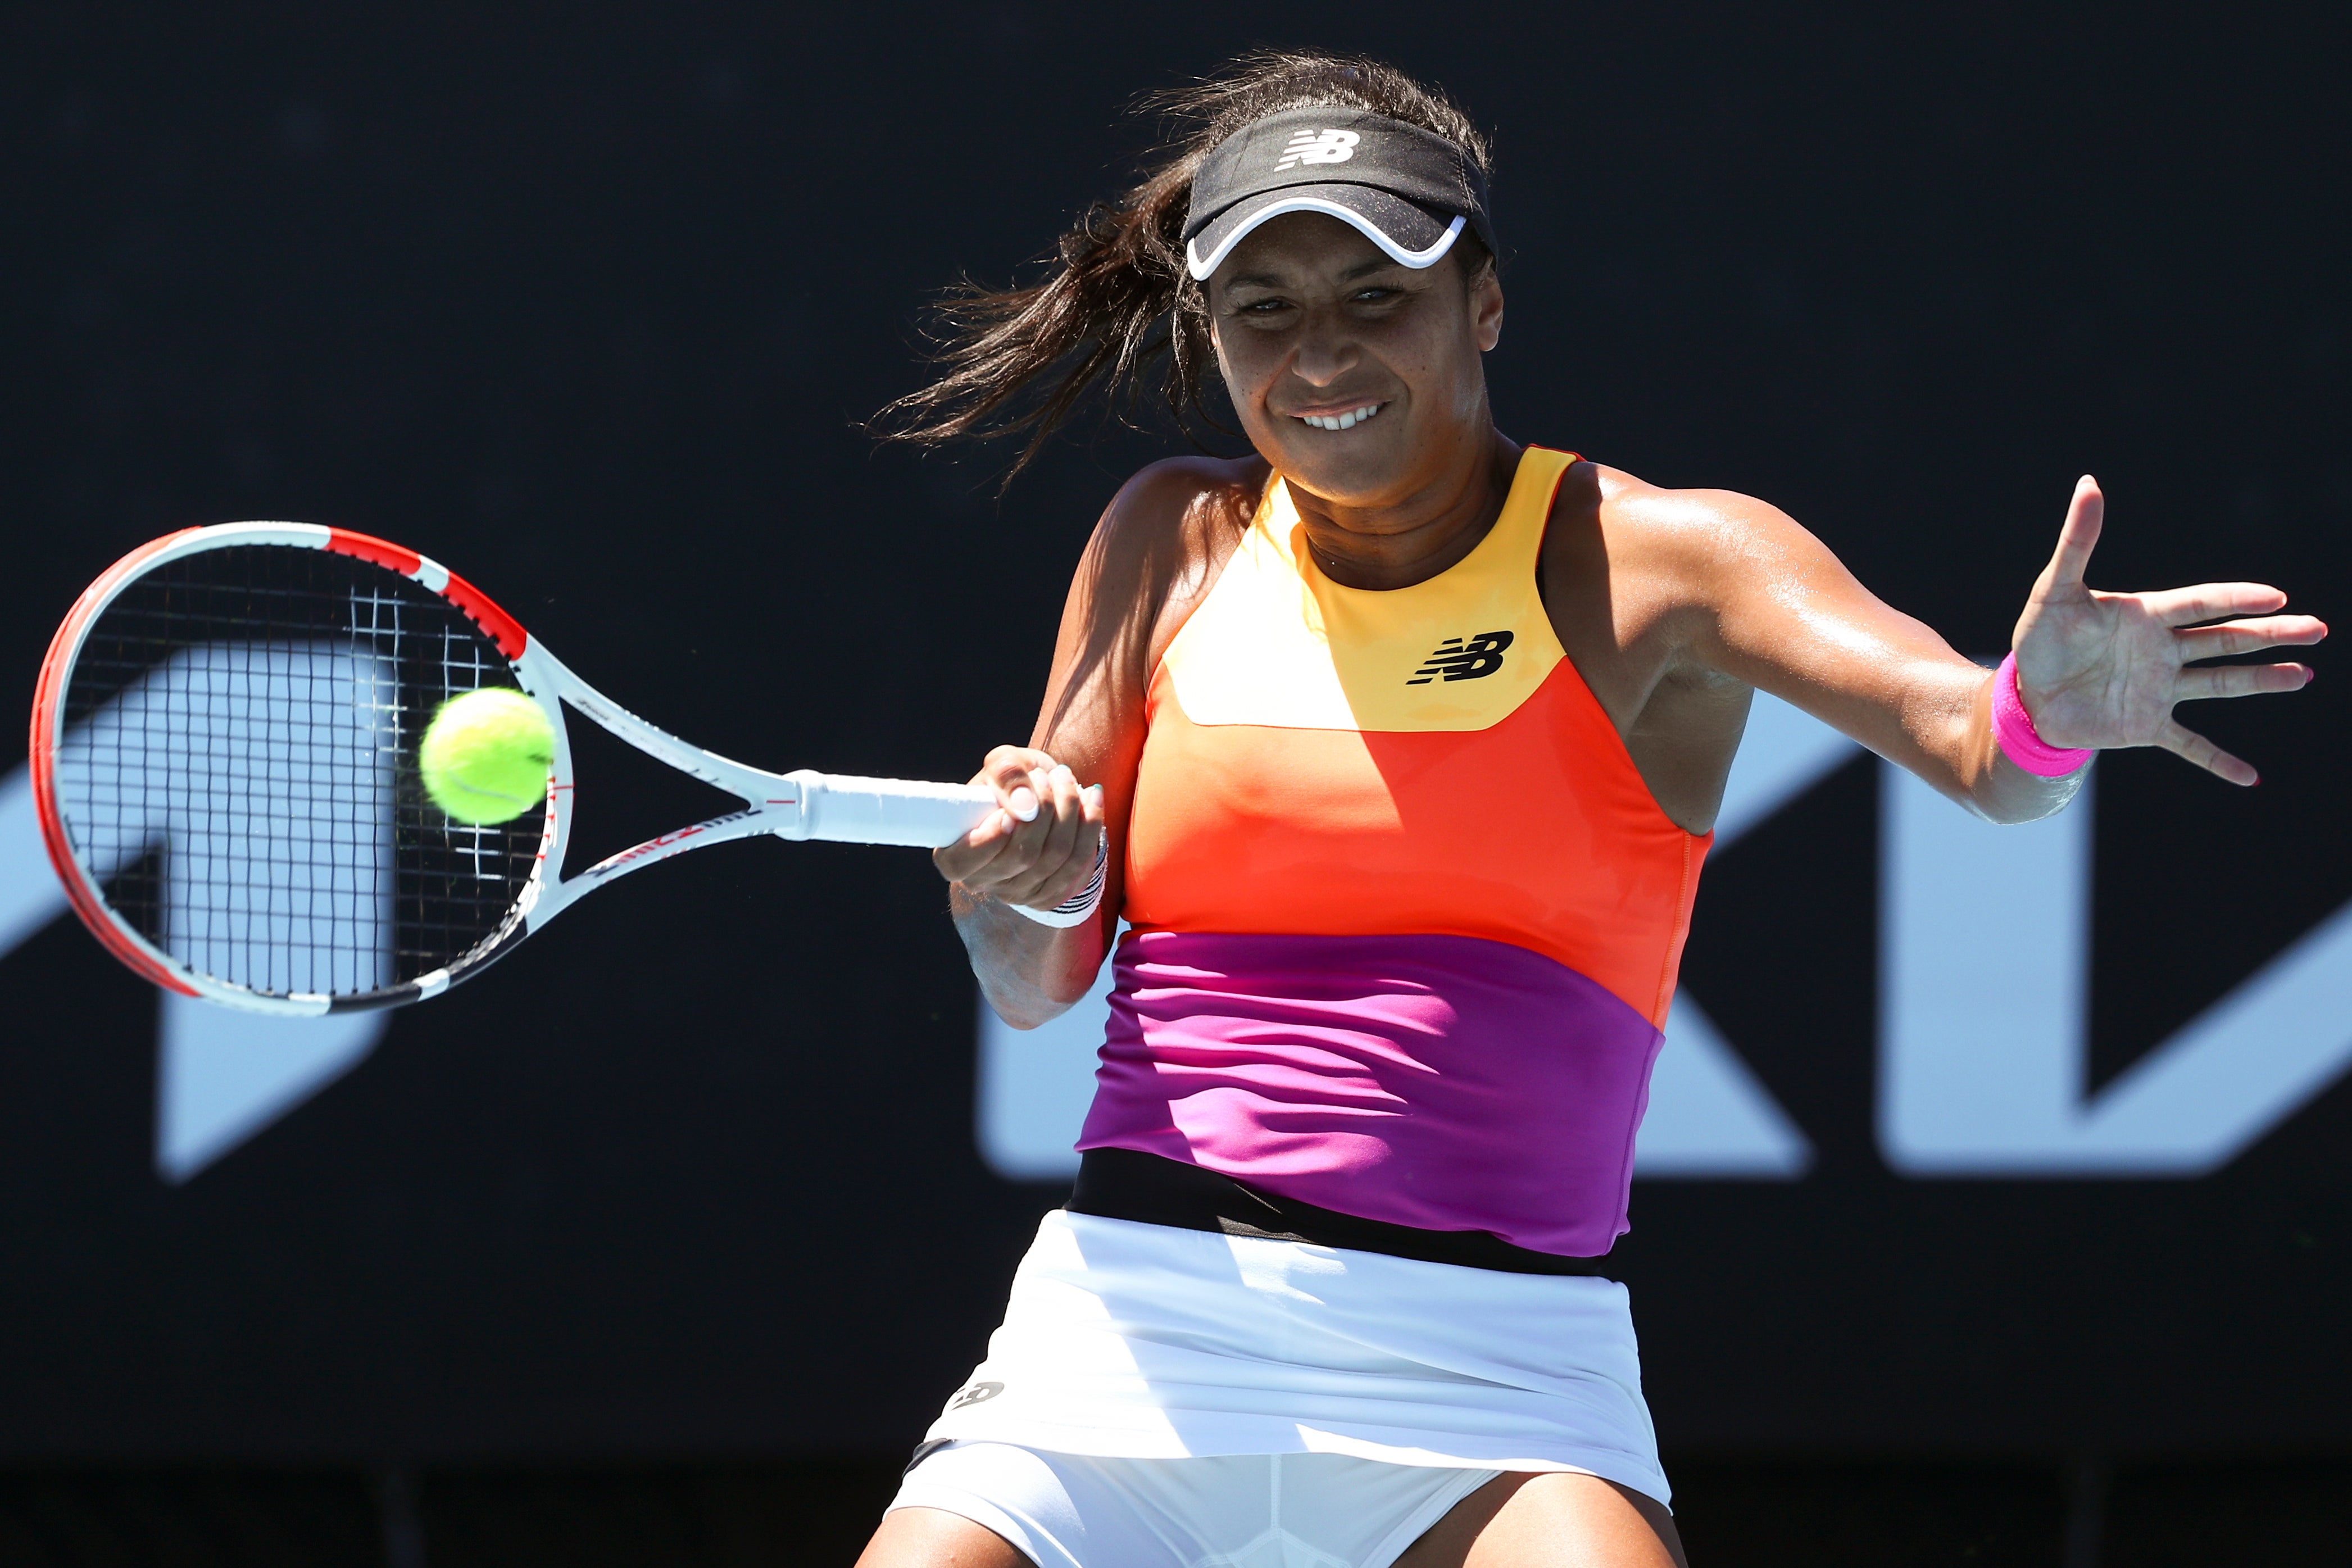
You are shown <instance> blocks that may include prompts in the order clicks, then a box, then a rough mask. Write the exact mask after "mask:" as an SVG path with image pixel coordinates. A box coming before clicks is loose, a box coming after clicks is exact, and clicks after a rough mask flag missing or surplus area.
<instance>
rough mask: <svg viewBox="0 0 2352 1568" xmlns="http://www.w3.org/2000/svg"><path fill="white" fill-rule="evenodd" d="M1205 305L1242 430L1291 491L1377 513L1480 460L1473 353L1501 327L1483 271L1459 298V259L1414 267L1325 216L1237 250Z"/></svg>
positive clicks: (1481, 388) (1486, 435) (1483, 410)
mask: <svg viewBox="0 0 2352 1568" xmlns="http://www.w3.org/2000/svg"><path fill="white" fill-rule="evenodd" d="M1208 297H1209V319H1210V322H1211V325H1212V327H1213V330H1214V332H1215V335H1216V344H1217V362H1218V364H1219V365H1220V366H1221V367H1222V368H1223V372H1224V378H1225V386H1226V389H1227V391H1228V392H1230V393H1231V394H1232V397H1233V401H1234V408H1235V410H1236V411H1237V412H1238V413H1240V415H1241V420H1242V428H1243V429H1244V431H1246V432H1247V433H1248V435H1249V438H1250V443H1251V444H1252V445H1254V446H1255V447H1256V448H1257V450H1258V454H1259V455H1261V456H1263V457H1264V458H1265V460H1266V461H1267V462H1269V463H1271V464H1273V465H1274V466H1275V468H1276V471H1277V472H1279V473H1280V474H1282V475H1283V476H1284V477H1285V478H1286V479H1289V480H1290V481H1291V482H1292V483H1294V484H1296V485H1297V486H1301V487H1303V488H1305V489H1306V490H1307V491H1308V492H1310V493H1311V494H1313V495H1316V496H1318V497H1323V498H1324V499H1326V500H1328V501H1331V502H1333V503H1335V504H1336V505H1338V506H1340V507H1347V508H1349V509H1361V510H1375V509H1380V508H1385V507H1402V506H1405V505H1407V504H1409V503H1410V502H1411V501H1412V498H1413V497H1415V496H1418V495H1420V494H1422V493H1423V491H1426V490H1429V489H1431V488H1433V486H1441V485H1442V484H1443V483H1444V479H1445V477H1446V476H1448V475H1449V474H1450V473H1452V472H1454V469H1455V467H1456V465H1459V464H1460V463H1462V462H1464V461H1465V460H1468V461H1485V460H1486V456H1487V454H1488V448H1489V446H1490V444H1491V440H1492V437H1491V435H1490V430H1491V426H1492V419H1491V416H1490V415H1489V413H1488V412H1487V407H1486V371H1485V369H1484V367H1483V366H1482V364H1481V363H1480V361H1479V355H1481V354H1482V353H1484V352H1485V351H1486V350H1488V349H1491V348H1493V347H1494V346H1495V344H1496V341H1497V340H1498V339H1499V338H1500V337H1501V334H1502V327H1503V290H1502V287H1501V286H1500V285H1499V284H1498V283H1496V280H1495V277H1494V270H1493V269H1492V268H1491V267H1488V268H1483V269H1482V272H1481V276H1480V277H1479V278H1478V279H1477V280H1476V281H1475V283H1473V284H1471V285H1470V286H1469V287H1465V286H1464V281H1463V277H1462V271H1461V263H1460V262H1459V261H1458V260H1457V259H1456V256H1455V253H1453V252H1449V253H1447V255H1446V256H1445V257H1444V259H1443V260H1442V261H1440V262H1439V263H1438V264H1437V265H1436V266H1434V267H1426V268H1423V269H1422V270H1420V271H1415V270H1414V269H1412V267H1402V266H1399V265H1398V264H1397V263H1396V262H1394V261H1391V260H1390V259H1389V257H1388V256H1387V255H1386V254H1385V253H1384V252H1382V251H1381V248H1380V247H1379V246H1375V245H1374V244H1372V242H1371V241H1370V240H1369V239H1366V238H1365V237H1364V236H1363V235H1361V234H1360V233H1359V232H1357V231H1356V230H1355V229H1353V228H1351V227H1349V225H1346V224H1344V223H1341V222H1340V221H1339V219H1337V218H1332V217H1326V216H1324V215H1323V214H1320V213H1291V214H1286V215H1284V216H1282V217H1279V218H1276V219H1275V220H1273V221H1272V222H1270V223H1268V224H1266V225H1264V226H1263V227H1261V228H1259V229H1256V230H1255V231H1254V232H1253V233H1251V235H1249V237H1247V238H1246V239H1244V240H1243V241H1242V243H1241V244H1240V245H1238V246H1235V247H1234V252H1233V254H1232V255H1231V256H1227V257H1226V258H1225V262H1224V265H1223V266H1222V267H1218V268H1217V270H1216V272H1215V274H1214V275H1213V277H1211V278H1210V279H1209V290H1208ZM1343 422H1351V423H1348V424H1347V428H1344V429H1339V428H1334V427H1335V426H1338V425H1339V424H1341V423H1343Z"/></svg>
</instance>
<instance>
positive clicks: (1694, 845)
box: [1078, 447, 1709, 1257]
mask: <svg viewBox="0 0 2352 1568" xmlns="http://www.w3.org/2000/svg"><path fill="white" fill-rule="evenodd" d="M1576 461H1577V458H1576V457H1575V455H1573V454H1570V453H1563V452H1553V451H1548V450H1546V449H1544V448H1541V447H1529V448H1528V449H1527V451H1526V453H1525V454H1524V455H1523V456H1522V457H1521V459H1520V462H1519V466H1518V471H1517V475H1516V476H1515V478H1514V481H1513V484H1512V486H1511V490H1510V494H1509V496H1508V497H1507V499H1506V501H1505V503H1504V506H1503V509H1502V513H1501V515H1500V516H1499V517H1497V518H1496V522H1495V525H1494V527H1493V528H1492V529H1491V530H1489V531H1488V533H1487V535H1486V538H1483V539H1482V540H1480V541H1479V543H1478V545H1477V547H1476V548H1475V549H1473V550H1472V551H1471V552H1470V554H1469V555H1467V556H1465V558H1464V559H1462V560H1460V561H1459V562H1457V563H1456V564H1454V566H1453V567H1451V568H1449V569H1448V570H1445V571H1444V572H1442V573H1440V574H1439V575H1437V576H1436V577H1433V578H1432V579H1430V580H1427V581H1426V582H1422V583H1418V584H1415V585H1413V586H1412V587H1410V588H1401V589H1392V590H1387V591H1369V590H1362V589H1353V588H1348V587H1345V586H1343V585H1341V584H1339V583H1336V582H1333V581H1332V580H1329V579H1328V578H1327V577H1325V576H1324V575H1323V574H1322V572H1321V571H1320V570H1318V568H1317V567H1316V565H1315V563H1314V560H1313V559H1312V557H1311V555H1310V554H1309V552H1308V549H1307V537H1306V530H1305V528H1304V526H1303V525H1302V524H1301V523H1300V522H1299V519H1298V515H1297V509H1296V508H1295V507H1294V506H1293V505H1292V503H1291V498H1290V495H1289V492H1288V490H1287V488H1286V486H1285V485H1284V484H1283V482H1282V481H1281V480H1280V478H1279V477H1278V476H1277V477H1276V478H1275V479H1273V480H1270V481H1269V482H1268V484H1267V486H1266V491H1265V497H1264V498H1263V499H1262V500H1261V502H1260V503H1259V506H1258V508H1257V512H1256V515H1255V517H1253V518H1252V520H1251V523H1250V526H1249V528H1248V531H1247V532H1246V533H1245V534H1244V537H1243V538H1242V540H1241V542H1240V544H1239V545H1238V546H1237V547H1236V548H1235V549H1234V554H1233V556H1232V558H1231V559H1229V560H1228V561H1227V563H1226V565H1225V569H1224V571H1223V575H1222V576H1220V577H1219V578H1218V580H1217V581H1216V583H1215V585H1214V586H1213V588H1212V589H1211V590H1210V591H1209V594H1208V596H1207V597H1206V599H1205V600H1204V601H1202V603H1201V604H1200V605H1199V607H1198V608H1196V609H1195V610H1194V611H1193V612H1192V616H1191V618H1190V619H1189V620H1188V621H1187V622H1185V624H1184V626H1183V627H1182V629H1181V631H1179V632H1178V633H1177V635H1176V638H1175V640H1174V641H1173V642H1172V643H1171V644H1170V646H1169V648H1168V651H1167V653H1165V655H1163V657H1162V658H1161V660H1160V665H1159V667H1158V669H1156V670H1155V671H1154V672H1153V674H1152V680H1151V685H1150V692H1149V695H1148V697H1147V699H1146V718H1147V723H1148V732H1147V735H1146V738H1145V741H1144V748H1143V757H1142V762H1141V768H1140V771H1139V776H1138V779H1137V783H1136V791H1135V798H1134V802H1133V809H1132V814H1131V816H1130V819H1129V826H1128V835H1127V842H1126V885H1127V894H1126V907H1125V909H1124V911H1123V913H1124V915H1125V916H1126V918H1127V920H1128V921H1129V924H1130V925H1131V926H1132V929H1131V930H1130V931H1129V934H1128V935H1127V936H1126V937H1125V938H1124V939H1123V940H1122V941H1121V943H1120V945H1119V948H1118V953H1117V955H1116V956H1115V958H1114V965H1115V976H1114V980H1115V988H1114V991H1113V994H1112V998H1111V1022H1110V1027H1109V1030H1108V1035H1107V1038H1106V1040H1105V1041H1104V1044H1103V1048H1102V1052H1101V1064H1100V1066H1099V1068H1098V1070H1097V1074H1096V1082H1097V1089H1096V1096H1095V1101H1094V1104H1093V1108H1092V1110H1091V1111H1090V1113H1088V1115H1087V1123H1086V1127H1085V1130H1084V1132H1083V1134H1081V1136H1080V1138H1079V1141H1078V1147H1079V1148H1080V1149H1130V1150H1135V1151H1138V1152H1140V1153H1144V1154H1150V1155H1159V1156H1161V1157H1163V1158H1167V1159H1172V1160H1177V1161H1181V1162H1183V1163H1185V1164H1189V1165H1193V1166H1201V1167H1202V1168H1204V1169H1206V1170H1210V1171H1214V1172H1217V1173H1220V1174H1222V1175H1223V1176H1230V1177H1233V1178H1235V1179H1236V1180H1240V1181H1244V1182H1246V1183H1248V1184H1250V1185H1251V1186H1255V1187H1257V1188H1259V1189H1262V1190H1263V1191H1265V1192H1268V1193H1272V1194H1276V1195H1278V1196H1280V1197H1286V1198H1291V1199H1295V1200H1297V1202H1299V1203H1302V1204H1311V1205H1315V1206H1318V1207H1322V1208H1327V1209H1330V1210H1332V1211H1335V1212H1337V1213H1339V1214H1344V1215H1351V1216H1357V1217H1360V1218H1365V1219H1370V1220H1375V1221H1382V1222H1386V1223H1390V1224H1397V1225H1404V1226H1412V1227H1416V1228H1423V1229H1428V1230H1439V1231H1486V1232H1489V1233H1492V1234H1493V1235H1495V1236H1497V1237H1499V1238H1501V1239H1503V1240H1504V1241H1506V1242H1508V1243H1510V1244H1512V1245H1514V1246H1516V1247H1519V1248H1525V1249H1531V1250H1535V1251H1540V1252H1549V1253H1554V1254H1559V1255H1564V1256H1569V1257H1592V1256H1597V1255H1599V1254H1601V1253H1604V1252H1606V1251H1608V1250H1609V1249H1610V1247H1611V1245H1612V1243H1613V1242H1614V1240H1615V1239H1616V1238H1617V1237H1618V1236H1619V1235H1621V1234H1622V1233H1623V1231H1624V1229H1625V1228H1626V1226H1625V1210H1626V1199H1627V1196H1628V1192H1629V1188H1630V1185H1631V1180H1632V1174H1633V1134H1634V1130H1635V1128H1636V1127H1637V1126H1638V1125H1639V1124H1640V1123H1641V1118H1642V1113H1643V1107H1644V1106H1645V1104H1646V1103H1647V1100H1648V1094H1649V1077H1650V1067H1651V1064H1652V1062H1653V1061H1654V1060H1655V1058H1656V1055H1657V1051H1658V1046H1659V1044H1660V1041H1661V1038H1662V1037H1661V1034H1660V1030H1661V1028H1662V1026H1663V1025H1664V1021H1665V1016H1666V1009H1667V1006H1668V1004H1669V1002H1670V1001H1671V1000H1672V998H1673V996H1674V989H1675V969H1676V967H1677V965H1678V964H1679V962H1680V959H1681V956H1682V947H1683V941H1684V937H1685V934H1686V933H1687V931H1688V929H1689V925H1690V912H1691V904H1692V899H1693V897H1694V895H1695V894H1696V891H1697V883H1698V872H1699V864H1700V862H1701V861H1702V859H1703V858H1704V857H1705V855H1706V847H1707V844H1708V842H1709V839H1708V838H1707V837H1702V836H1697V835H1694V834H1690V833H1686V832H1685V831H1682V830H1681V829H1680V828H1678V827H1676V826H1675V824H1674V823H1673V822H1672V821H1669V820H1668V819H1667V818H1666V816H1665V814H1664V812H1663V811H1661V810H1659V809H1658V806H1657V803H1656V801H1655V800H1654V799H1653V798H1652V797H1651V794H1650V792H1649V789H1648V787H1647V786H1646V785H1645V784H1644V783H1643V779H1642V777H1641V775H1640V773H1639V772H1638V771H1637V770H1636V769H1635V768H1634V766H1633V759H1632V758H1630V757H1629V756H1628V755H1627V754H1626V750H1625V747H1624V744H1623V742H1622V740H1621V738H1620V737H1619V736H1618V734H1617V730H1616V727H1615V726H1614V725H1613V724H1612V723H1611V721H1610V719H1609V716H1608V715H1607V714H1606V713H1605V712H1604V711H1603V710H1602V709H1601V705H1600V703H1599V702H1598V701H1597V700H1595V698H1594V697H1593V695H1592V694H1591V691H1590V690H1589V689H1588V688H1587V687H1586V685H1585V684H1584V681H1583V678H1582V677H1581V676H1580V674H1578V673H1577V670H1576V667H1575V665H1574V664H1573V663H1571V662H1570V659H1569V657H1568V655H1567V653H1566V652H1565V650H1563V649H1562V648H1561V646H1560V643H1559V638H1558V637H1557V636H1556V635H1555V634H1554V632H1552V629H1551V622H1550V619H1549V616H1548V615H1547V614H1546V612H1545V610H1544V606H1543V601H1542V600H1541V597H1540V595H1539V593H1538V582H1537V557H1538V552H1539V551H1540V549H1541V547H1542V544H1543V538H1544V530H1545V527H1546V524H1547V522H1548V521H1549V517H1550V512H1551V505H1552V498H1553V496H1554V494H1555V493H1556V492H1557V490H1558V488H1559V481H1560V477H1561V476H1562V475H1564V474H1565V473H1566V472H1567V471H1568V469H1569V468H1570V466H1571V465H1573V464H1574V463H1575V462H1576Z"/></svg>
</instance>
